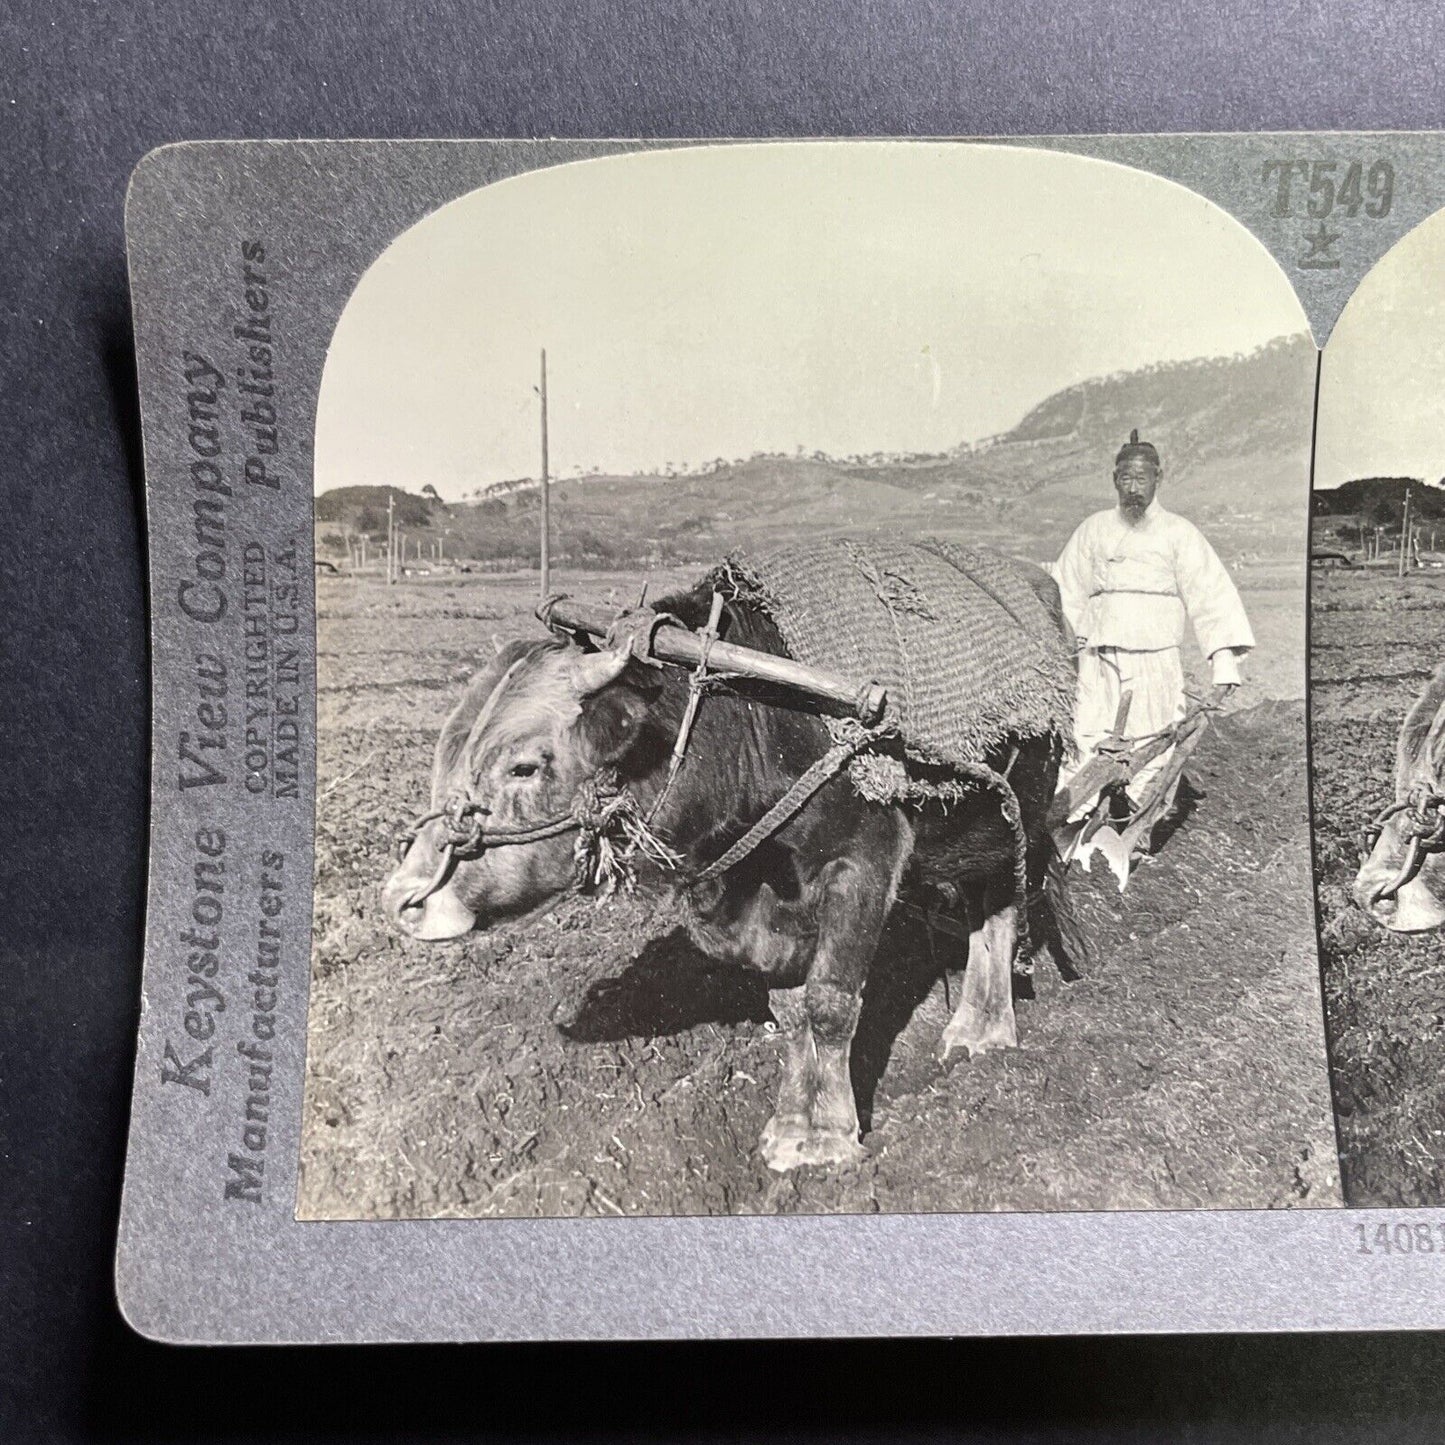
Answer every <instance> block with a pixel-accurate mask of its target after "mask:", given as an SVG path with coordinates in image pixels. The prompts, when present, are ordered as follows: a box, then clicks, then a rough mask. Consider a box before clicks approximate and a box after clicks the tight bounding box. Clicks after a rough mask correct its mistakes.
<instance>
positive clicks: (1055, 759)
mask: <svg viewBox="0 0 1445 1445" xmlns="http://www.w3.org/2000/svg"><path fill="white" fill-rule="evenodd" d="M1036 585H1037V586H1038V588H1039V589H1040V593H1041V595H1043V596H1044V597H1045V598H1046V600H1048V601H1050V603H1051V605H1052V607H1053V609H1054V612H1055V613H1056V614H1057V611H1058V594H1057V592H1056V591H1055V590H1054V586H1053V583H1052V581H1051V580H1050V579H1049V578H1048V577H1047V576H1046V575H1045V574H1044V573H1042V572H1039V574H1038V580H1037V583H1036ZM709 597H710V594H709V592H708V591H707V590H706V589H704V588H700V589H698V590H696V591H694V592H692V593H689V594H685V595H683V596H679V597H672V598H668V599H666V600H665V601H663V602H661V603H659V604H658V606H659V610H661V611H664V612H667V613H670V614H672V615H673V616H675V617H676V618H678V619H679V620H680V621H681V622H682V623H683V624H685V625H686V626H688V627H692V628H696V627H698V626H700V625H702V624H703V622H704V621H705V620H706V618H707V614H708V602H709ZM1060 625H1062V624H1060ZM722 634H723V636H724V637H725V638H726V639H727V640H728V641H731V642H735V643H741V644H742V645H744V646H747V647H751V648H755V649H758V650H760V651H765V652H771V653H774V654H782V653H783V652H784V648H783V644H782V639H781V637H780V636H779V634H778V632H777V631H776V629H775V628H774V626H773V624H772V623H771V622H770V621H768V620H767V619H766V618H764V617H763V616H761V615H760V614H759V613H757V612H756V611H754V610H752V609H751V608H749V607H746V606H741V605H738V604H729V606H728V607H727V609H726V610H725V612H724V614H723V619H722ZM687 689H688V678H687V675H686V674H685V673H683V672H682V671H680V670H679V669H676V668H668V667H663V668H655V667H651V666H647V665H645V664H643V663H640V662H638V661H637V660H635V659H633V658H631V657H630V656H629V654H628V653H627V652H626V651H625V650H617V651H589V650H586V649H584V648H583V647H582V646H580V645H578V644H577V643H575V642H563V641H556V640H553V641H539V642H529V643H524V642H513V643H510V644H509V645H508V646H506V647H505V648H503V649H502V651H501V652H500V654H499V655H498V656H497V657H496V658H495V659H494V660H493V662H492V663H491V665H490V666H489V667H487V668H486V669H485V670H484V671H483V672H482V673H481V674H480V675H479V676H478V677H477V678H476V679H475V680H474V681H473V682H472V683H471V684H470V686H469V687H468V688H467V691H466V694H465V696H464V697H463V698H462V700H461V701H460V703H458V704H457V706H456V708H455V709H454V710H453V712H452V714H451V716H450V717H449V718H448V719H447V721H446V724H445V726H444V727H443V729H442V733H441V737H440V738H439V739H438V742H437V747H436V758H435V764H434V767H433V772H432V808H433V809H434V810H438V811H439V812H443V813H444V812H445V810H447V809H448V808H451V810H452V814H451V818H448V817H446V816H440V817H434V818H432V819H431V821H429V822H425V823H424V824H423V826H421V828H420V829H419V831H418V832H417V834H416V836H415V837H414V839H413V841H412V842H411V845H410V847H409V849H408V850H407V852H406V855H405V857H404V859H403V861H402V863H401V865H400V867H398V868H397V869H396V871H395V872H394V873H393V874H392V876H391V878H390V879H389V880H388V881H387V883H386V886H385V890H384V899H383V901H384V907H385V909H386V912H387V914H388V916H389V917H390V918H391V919H392V921H393V922H394V923H395V924H396V925H397V926H399V927H400V928H402V929H404V930H405V931H406V932H407V933H409V934H411V935H412V936H413V937H416V938H422V939H448V938H458V937H461V936H462V935H464V934H466V933H468V932H469V931H470V930H472V929H473V928H478V927H485V926H487V925H488V924H490V923H492V922H494V921H496V920H499V919H503V918H516V917H519V916H522V915H525V914H527V913H530V912H531V911H533V910H535V909H537V908H539V907H542V906H544V905H546V904H547V903H549V902H551V901H552V900H554V899H556V898H557V897H559V896H560V895H562V894H564V893H566V892H568V891H569V890H571V889H573V888H574V887H576V886H577V859H578V847H577V844H578V837H579V835H578V833H577V832H576V831H571V832H559V833H555V834H548V828H547V825H548V823H549V821H550V820H558V819H565V818H566V817H567V816H568V815H569V813H575V812H577V810H578V809H579V808H583V807H584V806H585V805H584V804H583V803H582V802H580V801H579V800H582V799H584V798H588V797H591V798H592V800H593V802H594V803H595V799H596V793H595V785H596V780H597V779H598V778H599V776H605V777H607V778H609V779H610V780H613V781H614V785H616V786H621V787H623V788H625V789H626V791H627V793H628V794H630V795H631V796H632V797H633V798H635V799H636V801H637V803H638V805H639V806H640V808H641V810H642V811H643V812H644V813H647V812H649V811H650V810H651V809H652V807H653V804H654V803H655V801H656V800H657V798H658V795H659V792H660V791H662V789H663V783H664V779H665V777H666V775H667V771H668V760H669V756H670V752H671V750H672V747H673V743H674V739H675V738H676V737H677V734H678V729H679V726H680V724H681V721H682V717H683V713H684V709H685V707H686V703H687ZM830 741H831V740H830V737H829V733H828V730H827V728H826V726H825V724H824V722H823V721H822V719H821V718H820V717H819V716H817V714H816V713H815V712H813V711H811V710H807V709H804V708H801V707H799V706H798V704H797V699H796V698H793V697H784V696H781V695H779V694H777V693H770V692H769V691H768V690H767V688H766V686H765V685H763V684H756V683H750V682H747V681H741V680H740V681H734V682H733V683H732V684H731V687H730V688H729V689H728V690H725V691H719V692H716V693H710V694H709V695H708V696H707V698H706V700H705V701H704V702H703V703H702V706H701V709H700V711H699V713H698V715H697V721H696V725H695V728H694V730H693V733H692V736H691V740H690V742H689V745H688V750H687V760H686V763H685V765H684V766H683V767H682V769H681V771H680V772H679V773H678V775H677V780H676V782H675V783H674V784H673V786H672V788H671V789H670V790H669V791H667V792H666V795H665V797H664V799H663V802H662V804H661V806H660V808H658V810H657V812H656V816H655V817H654V818H653V820H652V822H653V826H654V829H655V832H656V833H657V834H658V835H660V836H661V837H662V838H665V839H666V841H667V843H668V844H669V845H670V847H671V848H672V849H673V850H675V852H676V854H678V855H680V868H679V870H678V874H677V875H675V876H676V877H680V878H682V879H683V880H684V882H683V883H682V884H681V885H680V889H681V895H682V896H681V899H680V902H681V904H682V912H683V915H684V918H685V920H686V926H687V929H688V932H689V934H690V935H691V937H692V939H693V941H694V943H695V944H696V945H697V946H698V947H699V948H701V949H702V950H703V951H704V952H705V953H706V954H708V955H709V956H710V957H712V958H715V959H719V960H724V961H729V962H734V963H738V964H742V965H745V966H747V967H749V968H753V969H757V970H759V971H761V972H762V973H763V974H764V975H765V976H766V977H767V978H768V981H769V983H770V985H771V986H772V987H774V988H777V989H789V990H795V992H794V993H793V995H792V996H791V998H789V999H788V1000H787V1001H786V1002H787V1004H788V1007H787V1008H786V1009H785V1010H784V1012H785V1013H786V1014H788V1015H790V1016H789V1017H787V1018H786V1019H785V1022H786V1023H788V1024H792V1025H793V1027H792V1028H791V1031H790V1034H789V1037H788V1043H787V1048H786V1052H785V1060H784V1075H783V1081H782V1085H781V1089H780V1092H779V1096H778V1101H777V1108H776V1112H775V1113H774V1114H773V1117H772V1118H771V1120H770V1121H769V1123H768V1125H767V1127H766V1129H765V1130H764V1131H763V1136H762V1146H761V1147H762V1152H763V1155H764V1158H765V1159H766V1161H767V1163H768V1164H769V1165H770V1166H771V1167H772V1168H774V1169H778V1170H784V1169H790V1168H793V1167H795V1166H797V1165H801V1164H837V1163H842V1162H845V1161H848V1160H853V1159H856V1158H858V1157H859V1156H860V1155H861V1153H862V1152H863V1151H862V1147H861V1145H860V1143H859V1138H858V1112H857V1107H856V1104H855V1100H854V1094H853V1088H852V1084H851V1081H850V1077H849V1049H850V1046H851V1043H852V1039H853V1034H854V1030H855V1028H856V1026H857V1022H858V1015H859V1009H860V1006H861V1000H862V993H863V985H864V981H865V979H866V977H867V974H868V971H869V967H870V965H871V963H872V962H873V956H874V953H875V951H876V949H877V945H878V941H879V937H880V934H881V932H882V929H883V926H884V923H885V921H886V920H887V918H888V915H889V912H890V910H891V908H892V906H893V903H894V900H895V898H896V896H897V894H898V891H899V888H900V886H901V885H902V883H903V881H904V878H905V875H908V876H910V877H911V879H912V880H914V881H916V882H919V883H922V884H925V885H932V886H933V887H935V888H942V889H943V890H944V891H945V892H947V891H948V890H961V896H962V897H963V899H964V901H965V903H966V904H967V906H968V912H969V916H970V928H971V936H970V940H969V952H968V969H967V973H966V975H965V978H964V986H963V989H962V999H961V1001H960V1003H959V1006H958V1010H957V1012H956V1014H955V1015H954V1017H953V1019H952V1020H951V1022H950V1023H949V1024H948V1026H947V1028H946V1030H945V1032H944V1036H943V1043H942V1052H943V1054H944V1056H945V1057H947V1055H948V1053H949V1052H951V1051H952V1050H955V1049H962V1050H967V1051H968V1052H970V1053H973V1052H977V1051H981V1050H985V1049H989V1048H997V1047H1003V1046H1007V1045H1012V1044H1014V1043H1016V1042H1017V1034H1016V1030H1015V1023H1014V1011H1013V994H1012V967H1013V963H1014V954H1015V952H1016V939H1017V937H1018V919H1017V917H1016V913H1015V895H1016V889H1015V879H1014V859H1015V837H1016V835H1015V832H1014V830H1013V828H1012V827H1011V826H1010V824H1009V823H1008V822H1007V821H1006V820H1005V819H1004V817H1003V816H1002V813H1001V810H1000V804H999V798H998V796H997V795H995V794H993V793H990V792H988V791H985V790H981V791H978V792H975V793H970V794H966V795H965V796H964V797H963V798H962V799H960V800H958V801H956V802H954V803H952V804H950V805H949V807H948V808H947V809H944V808H943V807H941V806H938V805H927V806H909V807H904V806H897V805H894V806H885V805H882V804H877V803H871V802H868V801H866V800H865V799H864V798H863V797H862V796H860V794H859V793H858V791H857V790H856V789H855V788H854V787H853V785H852V783H851V782H850V781H849V780H848V778H847V776H846V774H845V773H840V774H838V775H837V776H835V777H833V778H832V779H831V780H830V781H829V782H828V783H826V784H825V785H824V786H823V787H822V788H821V789H820V790H819V791H818V792H817V793H816V794H815V795H814V796H812V798H811V799H810V800H809V801H808V802H807V803H806V805H805V806H803V807H802V808H801V810H800V811H799V812H797V813H796V814H795V815H794V816H793V817H792V818H791V819H790V820H789V821H787V822H786V823H785V824H784V825H783V826H781V827H780V828H778V830H777V831H776V832H775V833H773V834H772V836H771V837H769V838H768V839H767V840H766V841H765V842H763V843H762V844H760V845H759V846H758V847H757V848H756V849H755V850H753V851H752V852H751V853H749V854H748V856H746V857H745V858H743V859H742V860H741V861H740V862H738V863H737V864H736V865H735V866H733V867H731V868H728V869H727V870H726V871H725V872H723V873H721V875H720V876H718V877H716V878H714V879H711V880H709V881H707V882H703V883H694V884H692V885H688V884H687V883H686V881H685V880H686V878H687V876H688V875H689V874H694V873H696V872H697V871H699V870H700V869H702V868H703V867H705V866H706V865H707V864H709V863H711V862H712V861H714V860H716V859H718V858H719V857H720V856H721V855H722V854H723V853H724V851H725V850H727V849H728V848H729V847H731V846H732V844H733V843H734V842H736V841H737V840H738V839H739V838H740V837H742V835H743V834H744V833H746V832H747V830H748V829H750V828H751V827H752V825H753V824H754V823H755V822H757V821H758V819H760V818H761V817H762V816H763V815H764V814H766V813H767V812H768V810H769V809H770V808H771V807H772V805H773V804H774V803H775V802H776V801H777V800H778V799H779V798H780V796H782V795H783V794H784V793H786V792H787V791H788V790H789V788H790V787H791V785H792V784H793V783H794V781H795V780H797V779H798V778H799V777H800V776H801V775H803V774H804V773H805V772H806V771H807V770H808V769H809V768H810V766H811V765H812V764H813V763H815V762H816V761H817V760H818V759H819V758H820V756H822V755H823V754H824V753H825V752H826V751H827V750H828V748H829V745H830ZM1060 750H1061V745H1060V742H1059V740H1058V739H1057V738H1056V737H1051V736H1045V737H1034V738H1031V739H1023V740H1020V741H1019V742H1018V746H1017V750H1016V752H1015V750H1014V748H1013V746H1012V740H1009V741H1006V743H1005V744H1004V745H1001V747H1000V749H999V755H998V756H996V757H994V758H993V759H991V763H992V765H993V766H995V767H996V768H999V769H1005V768H1007V769H1009V778H1010V781H1011V783H1012V786H1013V788H1014V791H1015V793H1016V795H1017V798H1018V802H1019V807H1020V813H1021V817H1022V822H1023V827H1024V830H1025V834H1026V838H1027V865H1028V866H1027V873H1028V880H1029V891H1030V895H1031V896H1032V897H1033V898H1034V900H1035V903H1036V910H1037V916H1036V919H1035V930H1036V931H1034V932H1033V934H1032V936H1033V937H1034V938H1035V939H1038V940H1040V941H1041V942H1048V943H1050V944H1051V945H1053V946H1054V948H1055V951H1056V953H1057V954H1058V955H1059V956H1060V958H1061V960H1062V957H1063V954H1064V952H1065V943H1064V939H1065V937H1067V940H1068V945H1070V946H1069V947H1068V948H1067V951H1068V952H1069V953H1076V952H1077V951H1078V946H1079V942H1080V941H1079V938H1078V933H1077V930H1076V928H1074V926H1073V923H1072V919H1071V917H1070V916H1069V914H1068V912H1067V908H1066V904H1065V899H1064V895H1063V875H1062V868H1061V867H1060V866H1059V865H1058V862H1057V855H1056V854H1055V853H1054V851H1053V845H1052V842H1051V840H1050V838H1049V835H1048V832H1047V830H1046V827H1045V815H1046V813H1047V809H1048V804H1049V801H1050V799H1051V797H1052V796H1053V792H1054V784H1055V779H1056V776H1057V772H1058V765H1059V759H1060ZM589 789H591V790H592V791H591V792H590V793H589ZM461 816H471V817H479V818H480V819H481V820H482V824H483V826H484V828H485V829H486V830H488V832H490V833H491V834H492V838H495V839H502V840H503V841H500V842H493V841H492V839H490V838H489V839H488V840H487V841H486V843H485V845H483V846H477V847H471V848H466V847H463V848H462V849H461V851H460V852H459V853H452V854H450V855H449V854H447V853H446V852H445V851H444V850H445V848H446V845H447V841H448V838H449V837H452V836H455V835H454V833H451V834H449V833H448V831H447V830H448V829H449V828H453V829H454V828H455V822H454V820H455V819H456V818H458V817H461ZM594 816H595V815H594ZM539 825H540V826H539ZM508 833H510V834H512V835H513V836H511V837H510V838H508V837H506V835H507V834H508ZM518 833H520V834H521V835H522V836H521V837H518V836H516V835H517V834H518ZM581 836H582V839H583V841H584V843H585V842H586V840H587V835H586V834H585V833H583V834H582V835H581ZM582 852H583V856H584V857H585V854H586V850H585V847H584V849H583V850H582ZM669 876H670V875H668V874H666V873H665V872H664V871H662V870H651V871H650V872H649V870H646V869H644V870H643V873H642V881H644V882H647V881H651V882H654V883H657V882H663V883H666V882H667V880H668V877H669ZM673 886H679V885H677V884H676V883H675V882H674V884H673ZM1061 928H1062V929H1063V932H1062V933H1061V931H1060V930H1061ZM780 1002H783V1001H781V1000H780Z"/></svg>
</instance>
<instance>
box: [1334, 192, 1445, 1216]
mask: <svg viewBox="0 0 1445 1445" xmlns="http://www.w3.org/2000/svg"><path fill="white" fill-rule="evenodd" d="M1442 280H1445V213H1440V214H1437V215H1436V216H1434V217H1433V218H1432V219H1430V220H1428V221H1426V222H1425V223H1424V224H1423V225H1421V226H1420V227H1418V228H1417V229H1416V230H1415V231H1413V232H1411V233H1410V234H1409V235H1408V236H1406V237H1405V238H1404V239H1403V240H1401V241H1400V242H1399V243H1398V244H1397V245H1396V246H1395V247H1394V249H1393V250H1391V251H1390V252H1389V253H1388V254H1387V255H1386V256H1385V257H1384V258H1383V259H1382V260H1381V261H1380V262H1379V264H1378V265H1376V266H1375V268H1374V269H1373V270H1372V271H1371V272H1370V274H1369V275H1368V276H1367V277H1366V278H1365V280H1364V281H1363V282H1362V283H1361V285H1360V287H1359V289H1358V290H1357V291H1356V293H1355V295H1354V296H1353V297H1352V298H1351V300H1350V302H1349V304H1348V305H1347V306H1346V308H1345V310H1344V312H1343V314H1342V315H1341V317H1340V320H1339V322H1338V324H1337V325H1336V327H1335V330H1334V332H1333V334H1332V335H1331V337H1330V339H1329V342H1328V344H1327V345H1326V347H1325V350H1324V355H1323V360H1322V363H1321V372H1320V391H1319V403H1318V409H1317V442H1316V450H1315V467H1314V487H1313V495H1312V523H1311V568H1310V572H1311V583H1310V597H1311V606H1310V614H1311V615H1310V621H1311V634H1310V649H1309V652H1310V698H1311V705H1310V706H1311V728H1310V732H1311V744H1312V764H1313V786H1314V825H1315V830H1314V838H1315V879H1316V888H1317V890H1318V905H1319V925H1320V962H1321V967H1322V970H1323V978H1324V998H1325V1009H1326V1017H1327V1026H1328V1033H1329V1039H1330V1054H1331V1064H1332V1069H1333V1076H1334V1089H1335V1099H1336V1112H1337V1117H1338V1121H1339V1133H1340V1159H1341V1167H1342V1183H1343V1186H1344V1193H1345V1199H1346V1202H1347V1203H1349V1204H1355V1205H1439V1204H1442V1203H1445V932H1442V927H1445V647H1442V642H1445V405H1442V397H1445V285H1442Z"/></svg>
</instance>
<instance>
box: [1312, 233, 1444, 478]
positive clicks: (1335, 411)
mask: <svg viewBox="0 0 1445 1445" xmlns="http://www.w3.org/2000/svg"><path fill="white" fill-rule="evenodd" d="M1442 398H1445V212H1441V213H1437V214H1436V215H1435V216H1433V217H1432V218H1431V219H1430V220H1428V221H1425V222H1423V223H1422V224H1421V225H1419V226H1417V227H1416V228H1415V229H1414V230H1413V231H1411V232H1410V233H1409V235H1407V236H1405V237H1404V238H1403V239H1402V240H1400V241H1398V242H1396V244H1395V245H1394V247H1392V248H1391V250H1389V251H1388V252H1386V254H1385V255H1384V256H1383V257H1382V258H1381V259H1380V260H1379V261H1378V262H1377V263H1376V264H1375V267H1374V269H1373V270H1371V271H1370V272H1369V274H1368V275H1367V276H1366V277H1365V279H1364V280H1363V281H1362V282H1361V283H1360V284H1359V286H1358V288H1357V289H1356V291H1355V294H1354V295H1353V296H1352V297H1351V298H1350V300H1349V303H1348V304H1347V305H1346V307H1345V309H1344V311H1343V312H1342V313H1341V314H1340V319H1339V320H1338V321H1337V322H1336V323H1335V329H1334V331H1333V332H1332V333H1331V334H1330V339H1329V341H1328V342H1327V343H1326V345H1325V355H1324V361H1323V363H1322V364H1321V368H1320V404H1319V421H1318V426H1317V430H1316V436H1317V450H1316V455H1315V478H1314V480H1315V486H1317V487H1337V486H1339V485H1340V484H1341V483H1342V482H1348V481H1350V480H1352V479H1353V478H1356V477H1419V478H1420V479H1422V480H1424V481H1428V482H1432V483H1438V482H1439V481H1440V479H1441V477H1442V476H1445V403H1442Z"/></svg>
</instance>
